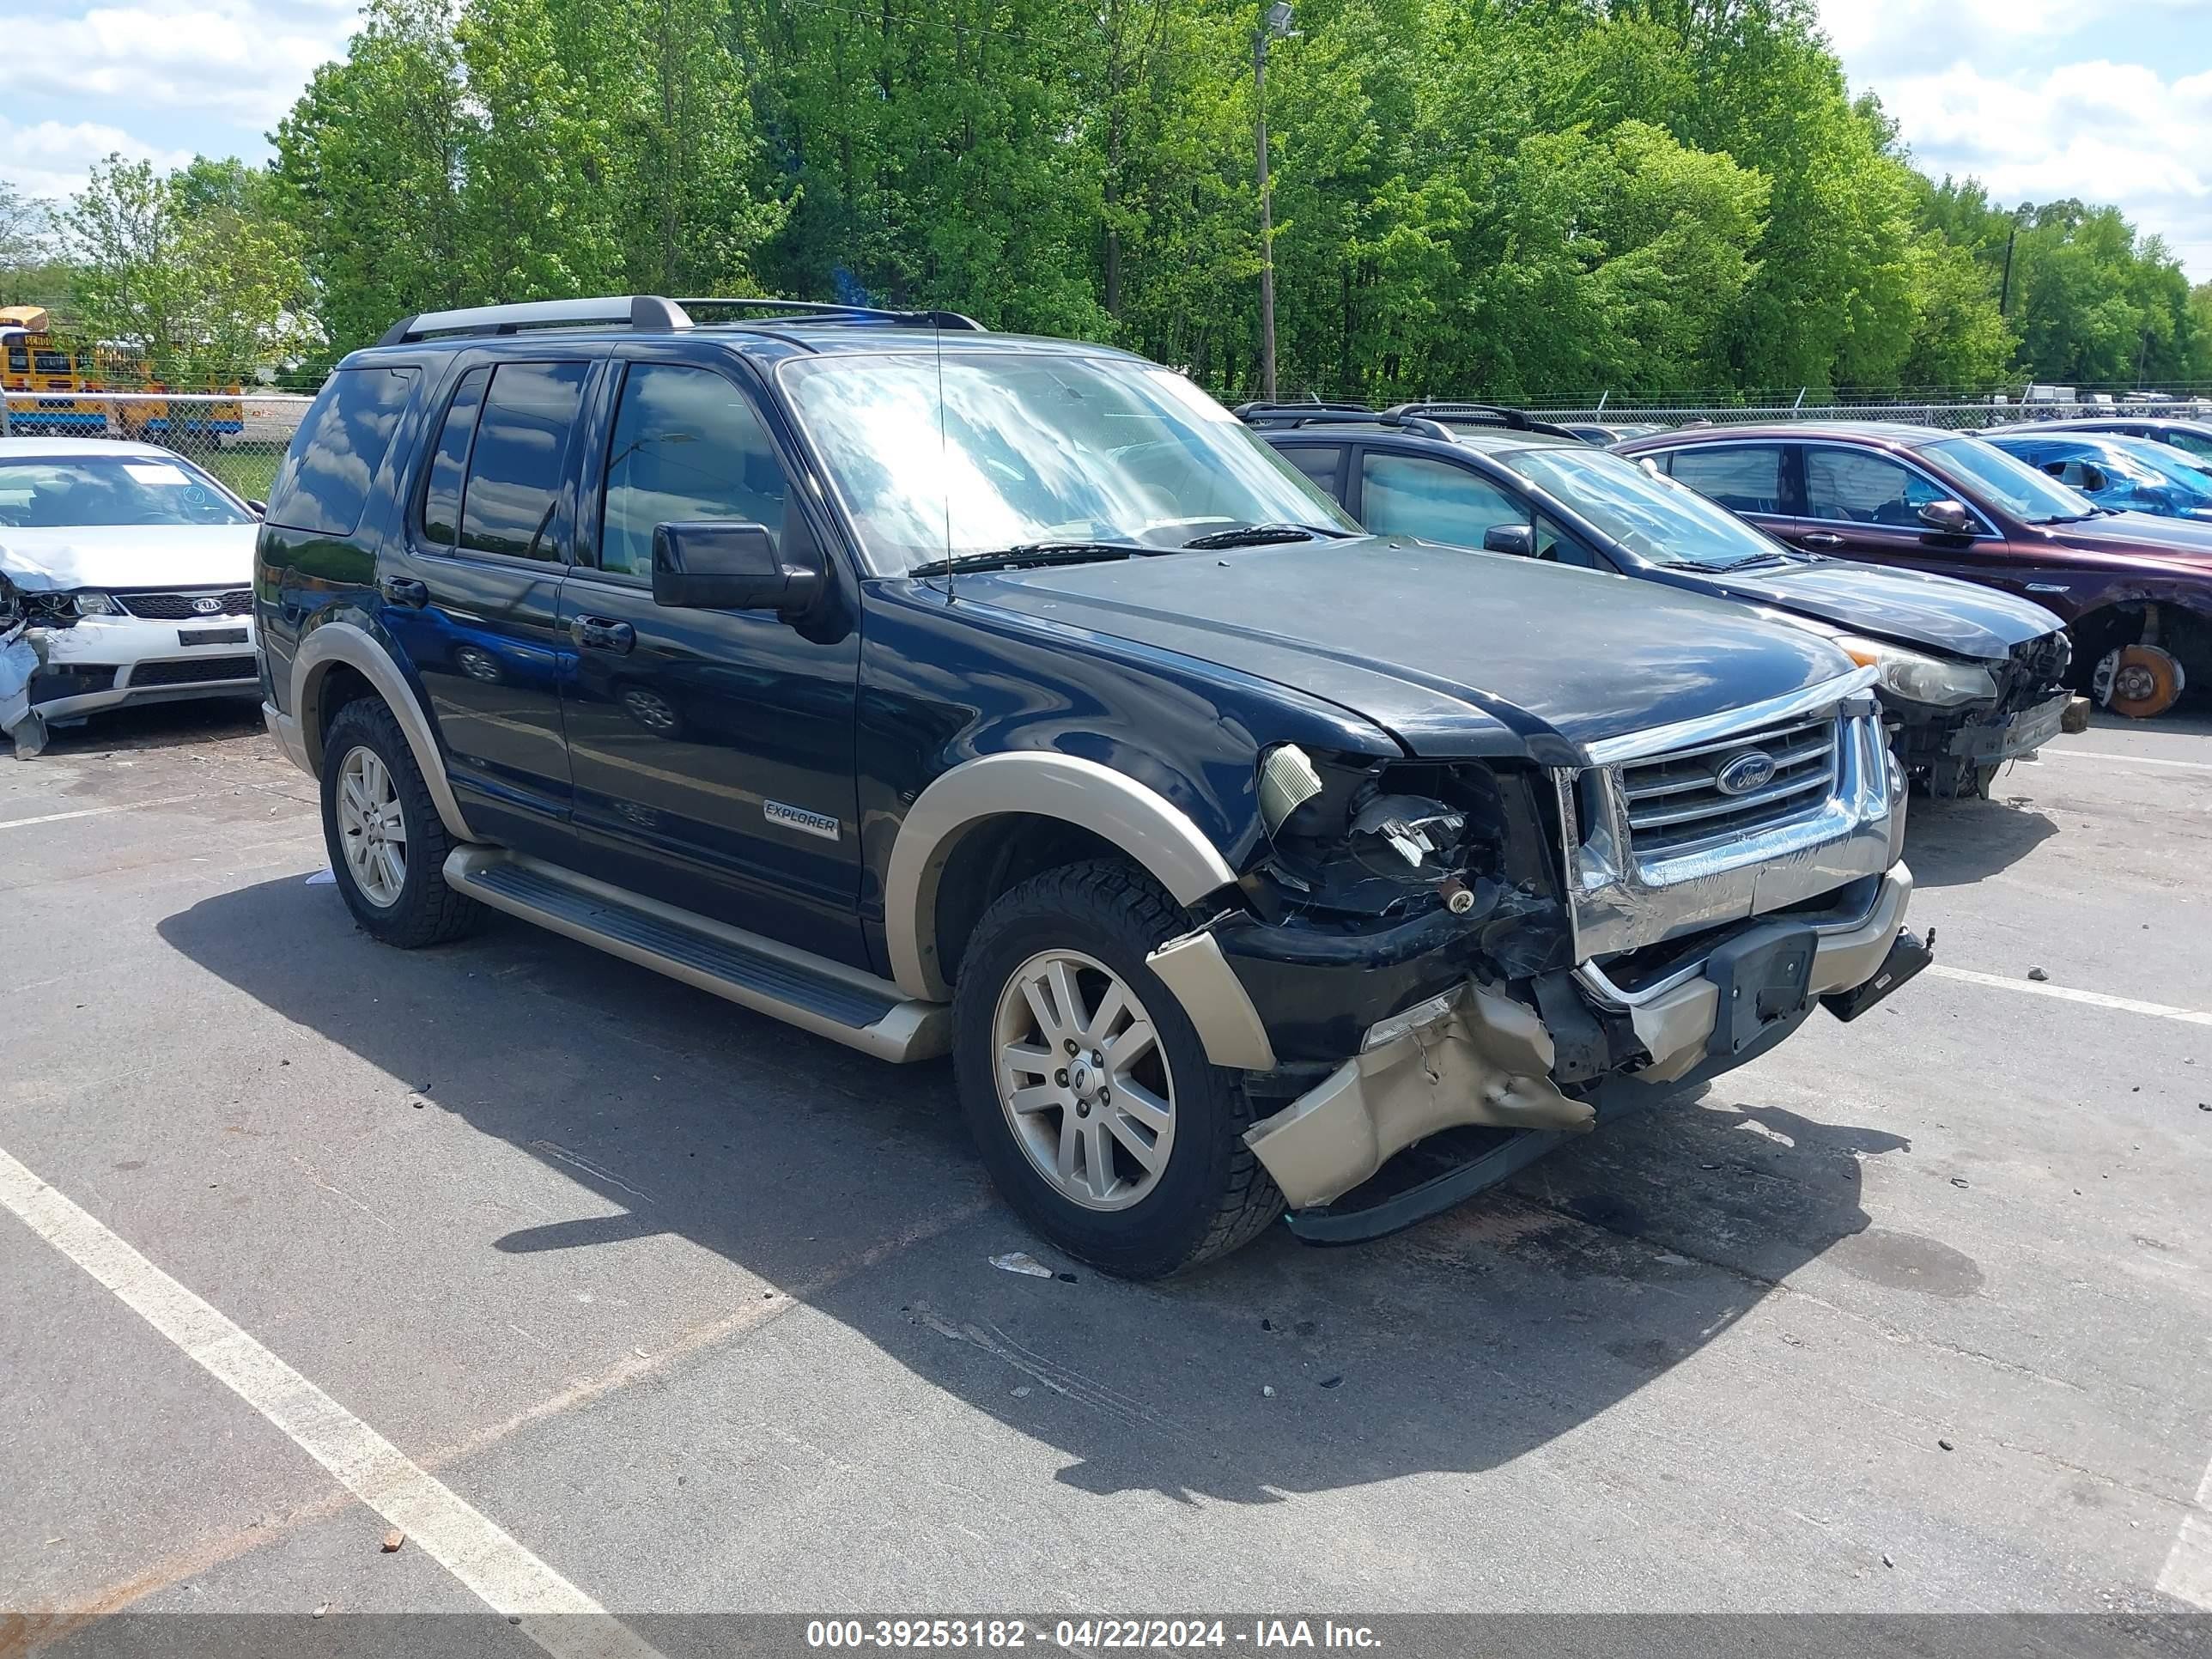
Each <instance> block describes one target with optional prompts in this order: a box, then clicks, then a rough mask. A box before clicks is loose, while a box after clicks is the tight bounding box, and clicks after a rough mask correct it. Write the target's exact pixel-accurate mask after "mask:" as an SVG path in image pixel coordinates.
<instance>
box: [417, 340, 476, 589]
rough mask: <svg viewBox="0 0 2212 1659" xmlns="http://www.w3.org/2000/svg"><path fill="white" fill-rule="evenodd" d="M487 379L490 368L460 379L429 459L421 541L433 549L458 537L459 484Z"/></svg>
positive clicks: (451, 543) (448, 544)
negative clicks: (436, 445) (428, 475)
mask: <svg viewBox="0 0 2212 1659" xmlns="http://www.w3.org/2000/svg"><path fill="white" fill-rule="evenodd" d="M490 380H491V370H489V368H472V369H471V370H470V371H469V372H468V373H467V374H464V375H462V376H461V383H460V385H459V386H456V387H454V388H453V401H452V402H451V403H449V404H447V405H446V419H445V422H444V423H443V424H442V425H441V427H440V428H438V447H437V448H436V450H435V451H434V452H433V453H432V455H431V458H430V479H429V484H428V488H427V489H424V491H423V492H422V538H423V539H424V540H425V541H427V542H429V543H430V544H432V545H434V546H437V547H451V546H453V543H454V540H455V538H457V537H458V536H459V526H460V522H461V481H462V479H463V478H464V477H466V476H467V473H468V470H469V446H470V445H471V442H473V441H474V440H475V438H476V435H477V414H478V412H479V411H481V410H483V394H484V387H485V386H487V385H489V383H490Z"/></svg>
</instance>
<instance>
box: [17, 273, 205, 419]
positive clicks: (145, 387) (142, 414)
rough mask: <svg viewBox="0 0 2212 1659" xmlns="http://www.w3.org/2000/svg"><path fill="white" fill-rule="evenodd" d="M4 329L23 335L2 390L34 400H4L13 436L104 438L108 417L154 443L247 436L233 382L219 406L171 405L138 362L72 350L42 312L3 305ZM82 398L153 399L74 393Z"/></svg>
mask: <svg viewBox="0 0 2212 1659" xmlns="http://www.w3.org/2000/svg"><path fill="white" fill-rule="evenodd" d="M8 328H20V329H22V330H24V331H25V332H24V333H23V334H22V335H21V336H19V337H14V338H11V339H9V341H8V343H7V345H6V349H5V356H4V357H0V364H4V368H0V385H4V386H6V388H7V390H8V392H9V393H11V394H12V393H19V392H28V393H34V394H36V395H34V396H30V397H18V396H10V397H9V399H8V416H9V423H10V425H11V426H12V427H13V428H14V429H15V431H17V432H21V433H39V434H54V433H64V432H96V433H101V434H105V433H106V431H107V430H108V429H109V425H110V422H111V419H112V423H113V426H114V428H115V431H116V435H118V436H119V437H125V438H150V439H153V440H155V441H165V440H168V439H172V438H184V437H199V436H204V435H215V434H219V433H237V432H242V431H243V430H245V428H246V410H245V407H244V405H243V404H240V403H239V402H237V401H236V398H237V397H238V394H239V393H240V390H241V388H240V386H238V385H236V384H235V383H233V384H232V385H229V386H223V387H221V388H218V390H219V391H220V392H223V393H226V394H228V395H227V396H225V397H223V398H222V400H221V401H218V402H213V403H202V402H198V401H197V400H195V401H192V402H186V401H185V400H184V399H182V398H178V399H176V400H175V401H172V400H171V399H169V398H165V397H162V396H161V395H159V394H161V392H167V391H168V390H169V389H170V388H168V387H167V386H163V385H162V384H161V382H160V381H158V380H155V379H154V378H153V376H152V374H150V373H149V369H150V367H151V366H150V365H149V364H148V363H146V362H143V360H140V359H136V358H132V357H130V356H126V355H125V354H124V353H122V352H119V351H114V350H109V349H94V348H89V347H85V346H78V347H76V348H74V349H72V348H71V347H70V346H68V345H66V344H64V343H62V342H61V341H59V340H57V339H56V338H55V337H54V333H53V326H52V319H49V317H48V316H47V314H46V310H45V308H44V307H40V306H0V329H8ZM80 392H101V393H117V392H122V393H130V392H144V393H149V394H152V395H148V396H141V397H130V396H125V397H120V398H118V397H112V396H103V397H97V398H83V397H79V396H76V395H75V394H77V393H80Z"/></svg>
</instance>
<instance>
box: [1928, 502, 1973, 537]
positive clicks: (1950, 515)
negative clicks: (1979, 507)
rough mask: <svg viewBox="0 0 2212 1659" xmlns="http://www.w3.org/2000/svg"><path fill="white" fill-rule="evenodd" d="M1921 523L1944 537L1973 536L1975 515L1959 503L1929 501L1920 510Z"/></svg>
mask: <svg viewBox="0 0 2212 1659" xmlns="http://www.w3.org/2000/svg"><path fill="white" fill-rule="evenodd" d="M1920 522H1921V523H1923V525H1926V526H1928V528H1929V529H1930V530H1933V531H1935V532H1937V533H1938V534H1939V535H1944V536H1971V535H1972V534H1973V533H1974V515H1973V514H1972V513H1969V512H1967V511H1966V508H1965V507H1962V506H1960V504H1959V503H1958V502H1957V501H1929V503H1927V505H1925V506H1924V507H1922V508H1921V509H1920Z"/></svg>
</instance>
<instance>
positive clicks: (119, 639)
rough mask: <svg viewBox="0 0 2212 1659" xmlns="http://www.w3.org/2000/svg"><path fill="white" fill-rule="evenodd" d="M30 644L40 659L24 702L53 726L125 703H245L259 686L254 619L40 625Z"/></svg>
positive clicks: (28, 637) (30, 633) (28, 634)
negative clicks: (240, 699) (225, 699)
mask: <svg viewBox="0 0 2212 1659" xmlns="http://www.w3.org/2000/svg"><path fill="white" fill-rule="evenodd" d="M23 637H24V639H25V641H26V642H27V643H29V644H30V645H31V646H32V647H33V649H34V650H35V651H36V652H37V653H38V656H39V667H38V669H37V671H35V672H34V673H33V674H32V676H31V678H30V681H29V684H28V685H27V687H26V688H25V702H26V703H27V708H28V712H29V713H31V714H36V715H37V716H39V717H40V719H41V720H44V721H45V722H46V723H47V724H49V725H52V724H56V723H58V722H60V721H63V720H76V719H80V718H82V716H84V715H87V714H98V713H100V711H101V710H103V709H108V708H121V707H123V706H124V705H125V704H126V703H127V704H137V703H146V702H173V701H174V700H176V699H178V698H184V697H210V696H217V697H220V696H242V695H246V694H248V693H252V692H255V691H256V690H257V689H258V686H259V684H260V678H259V671H258V669H257V668H256V667H255V665H254V660H253V619H252V617H238V616H221V615H217V616H210V617H204V618H195V619H193V620H191V621H188V622H177V621H155V620H151V619H149V618H145V617H129V616H123V617H81V618H79V619H78V620H77V621H76V623H73V624H72V625H71V626H70V627H67V628H51V629H50V628H41V627H38V626H35V625H34V626H33V627H31V628H29V629H26V630H25V631H24V635H23Z"/></svg>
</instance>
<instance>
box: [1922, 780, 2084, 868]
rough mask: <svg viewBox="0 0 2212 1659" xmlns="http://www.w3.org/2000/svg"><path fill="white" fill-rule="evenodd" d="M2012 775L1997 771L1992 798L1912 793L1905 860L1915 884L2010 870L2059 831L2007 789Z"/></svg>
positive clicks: (2027, 801) (1991, 791) (2017, 795)
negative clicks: (1932, 796)
mask: <svg viewBox="0 0 2212 1659" xmlns="http://www.w3.org/2000/svg"><path fill="white" fill-rule="evenodd" d="M2008 776H2009V774H2000V775H1998V778H1997V781H1996V782H1995V783H1994V784H1992V785H1991V786H1990V796H1991V799H1988V800H1941V801H1939V800H1929V799H1927V797H1925V796H1915V797H1914V798H1913V799H1912V803H1911V806H1910V807H1909V808H1908V809H1907V811H1906V814H1905V862H1906V863H1907V864H1909V865H1911V866H1912V878H1913V881H1914V882H1915V884H1917V885H1919V886H1922V887H1963V886H1966V885H1967V884H1970V883H1972V882H1977V881H1979V880H1981V879H1982V878H1984V877H1985V876H1992V875H1995V874H1996V872H1998V871H2000V870H2006V869H2009V868H2010V867H2011V866H2014V865H2015V864H2017V863H2019V862H2020V861H2021V860H2022V859H2024V858H2026V857H2027V855H2028V854H2030V853H2032V852H2033V851H2034V850H2035V849H2036V848H2038V847H2039V846H2041V845H2042V844H2043V843H2044V842H2046V841H2048V840H2049V839H2050V838H2051V836H2055V835H2057V833H2058V826H2057V823H2053V822H2052V821H2051V817H2050V816H2049V815H2048V814H2047V813H2045V812H2041V811H2038V810H2037V809H2036V808H2035V807H2034V806H2033V805H2032V804H2031V803H2030V801H2029V800H2028V799H2027V797H2025V796H2023V795H2020V794H2018V793H2014V794H2010V795H2008V794H2007V793H2006V784H2007V779H2008ZM2015 787H2017V786H2015Z"/></svg>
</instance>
